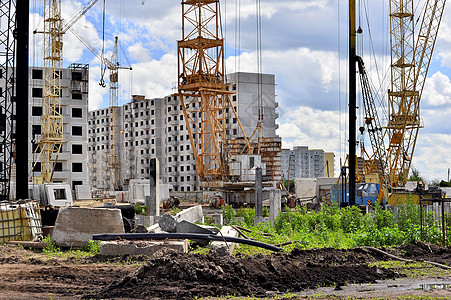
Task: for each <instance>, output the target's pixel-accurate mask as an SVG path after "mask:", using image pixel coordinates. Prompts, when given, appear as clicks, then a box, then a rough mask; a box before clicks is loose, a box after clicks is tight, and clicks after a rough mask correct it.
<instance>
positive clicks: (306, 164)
mask: <svg viewBox="0 0 451 300" xmlns="http://www.w3.org/2000/svg"><path fill="white" fill-rule="evenodd" d="M333 165H334V154H333V153H324V151H323V150H321V149H308V147H307V146H295V147H293V150H290V149H282V152H281V167H282V177H283V179H285V180H288V179H289V180H293V179H295V178H318V177H333V175H334V173H333V172H334V171H333V168H334V166H333Z"/></svg>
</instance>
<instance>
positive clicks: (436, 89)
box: [423, 71, 451, 106]
mask: <svg viewBox="0 0 451 300" xmlns="http://www.w3.org/2000/svg"><path fill="white" fill-rule="evenodd" d="M423 100H424V102H425V103H426V104H428V105H431V106H442V105H446V104H451V82H450V79H449V77H448V76H446V75H445V74H443V73H441V72H440V71H439V72H437V73H435V74H434V75H432V76H431V77H430V78H427V79H426V82H425V87H424V91H423Z"/></svg>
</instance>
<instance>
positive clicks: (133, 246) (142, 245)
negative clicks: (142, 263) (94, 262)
mask: <svg viewBox="0 0 451 300" xmlns="http://www.w3.org/2000/svg"><path fill="white" fill-rule="evenodd" d="M163 248H168V249H173V250H175V251H178V252H182V253H188V240H186V239H185V240H177V241H168V240H165V241H107V242H101V243H100V255H105V256H116V255H128V256H137V255H148V256H150V255H152V254H154V253H155V252H157V251H159V250H161V249H163Z"/></svg>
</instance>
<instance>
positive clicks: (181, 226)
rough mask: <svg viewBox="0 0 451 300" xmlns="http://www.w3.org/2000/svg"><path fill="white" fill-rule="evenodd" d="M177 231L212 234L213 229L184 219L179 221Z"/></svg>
mask: <svg viewBox="0 0 451 300" xmlns="http://www.w3.org/2000/svg"><path fill="white" fill-rule="evenodd" d="M176 232H177V233H200V234H212V233H213V231H211V230H209V229H207V228H204V227H202V226H199V225H196V224H194V223H191V222H188V221H185V220H182V221H180V222H179V223H177V228H176Z"/></svg>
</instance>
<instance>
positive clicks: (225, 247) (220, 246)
mask: <svg viewBox="0 0 451 300" xmlns="http://www.w3.org/2000/svg"><path fill="white" fill-rule="evenodd" d="M217 235H219V236H231V237H238V231H236V230H235V229H233V228H232V227H231V226H224V227H222V229H221V231H220V233H218V234H217ZM235 245H236V244H235V243H226V242H219V241H213V242H212V243H211V250H214V251H216V252H218V253H219V254H220V255H227V254H228V255H232V253H233V249H235Z"/></svg>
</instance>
